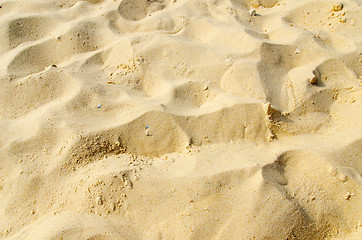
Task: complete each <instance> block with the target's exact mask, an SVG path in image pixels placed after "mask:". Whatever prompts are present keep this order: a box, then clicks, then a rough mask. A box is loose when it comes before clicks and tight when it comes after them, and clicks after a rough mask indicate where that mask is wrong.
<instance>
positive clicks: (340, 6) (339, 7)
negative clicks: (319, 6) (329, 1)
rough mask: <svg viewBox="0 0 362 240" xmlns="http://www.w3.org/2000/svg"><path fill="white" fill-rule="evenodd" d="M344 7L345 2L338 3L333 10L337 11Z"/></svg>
mask: <svg viewBox="0 0 362 240" xmlns="http://www.w3.org/2000/svg"><path fill="white" fill-rule="evenodd" d="M342 9H343V3H337V4H335V5H333V8H332V10H333V11H335V12H338V11H341V10H342Z"/></svg>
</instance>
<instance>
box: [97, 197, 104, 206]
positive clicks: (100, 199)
mask: <svg viewBox="0 0 362 240" xmlns="http://www.w3.org/2000/svg"><path fill="white" fill-rule="evenodd" d="M96 203H97V204H98V205H102V204H103V200H102V196H98V197H97V198H96Z"/></svg>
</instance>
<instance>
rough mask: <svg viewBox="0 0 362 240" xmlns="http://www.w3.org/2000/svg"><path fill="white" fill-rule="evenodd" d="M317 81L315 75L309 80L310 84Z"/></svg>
mask: <svg viewBox="0 0 362 240" xmlns="http://www.w3.org/2000/svg"><path fill="white" fill-rule="evenodd" d="M317 81H318V79H317V77H316V76H314V77H312V78H311V79H310V80H309V82H310V84H316V83H317Z"/></svg>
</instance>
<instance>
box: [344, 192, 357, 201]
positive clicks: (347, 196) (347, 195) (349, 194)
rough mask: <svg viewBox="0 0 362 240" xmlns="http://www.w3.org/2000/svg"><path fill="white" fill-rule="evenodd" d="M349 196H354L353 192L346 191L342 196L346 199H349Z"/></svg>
mask: <svg viewBox="0 0 362 240" xmlns="http://www.w3.org/2000/svg"><path fill="white" fill-rule="evenodd" d="M351 196H354V194H353V193H350V192H347V193H346V194H344V196H343V198H344V199H346V200H349V199H350V198H351Z"/></svg>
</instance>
